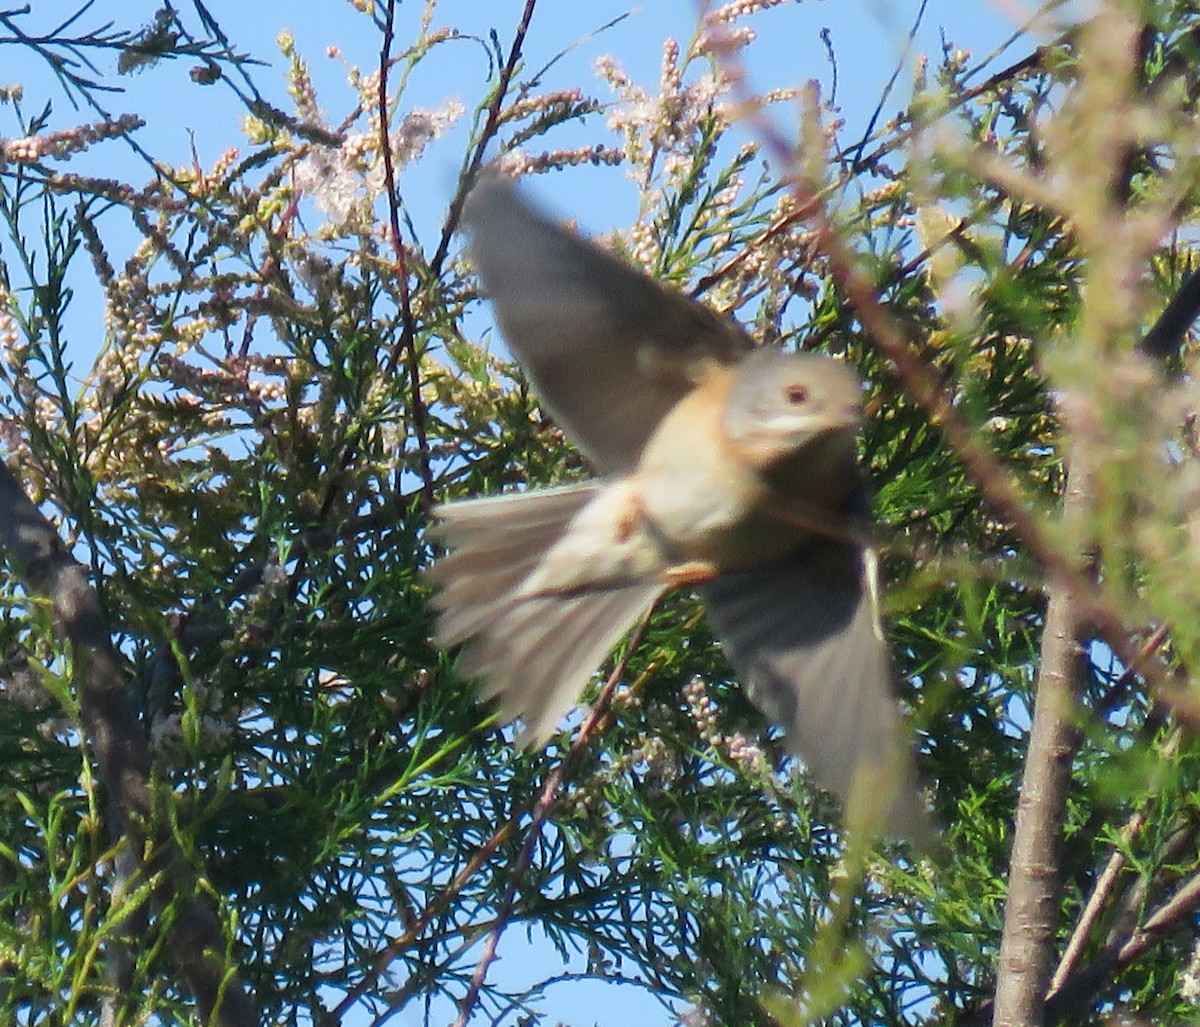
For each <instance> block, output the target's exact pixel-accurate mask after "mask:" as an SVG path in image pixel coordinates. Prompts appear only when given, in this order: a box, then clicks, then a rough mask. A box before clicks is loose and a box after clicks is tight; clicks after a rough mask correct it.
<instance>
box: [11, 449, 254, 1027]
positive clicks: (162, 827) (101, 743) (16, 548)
mask: <svg viewBox="0 0 1200 1027" xmlns="http://www.w3.org/2000/svg"><path fill="white" fill-rule="evenodd" d="M0 545H2V546H3V547H4V549H6V550H7V551H8V554H9V556H10V557H11V560H12V563H13V564H14V565H15V566H16V567H17V568H19V571H20V574H21V576H22V580H23V582H24V584H25V587H26V588H27V589H28V590H29V592H30V593H31V594H32V595H34V596H36V597H38V598H40V599H43V600H46V601H48V602H49V603H50V604H51V607H52V609H53V611H54V620H55V624H56V627H57V629H58V632H59V634H60V635H61V637H62V638H63V639H64V640H65V641H66V642H67V644H68V646H69V648H70V652H71V665H72V674H73V678H74V685H75V690H76V693H77V694H78V696H79V703H80V708H81V710H82V715H83V724H84V728H85V730H86V732H87V736H88V741H89V743H90V745H91V748H92V751H93V752H94V753H95V756H96V762H97V765H98V768H99V773H100V778H101V780H102V781H103V782H104V785H105V787H106V789H107V791H108V817H109V831H110V834H111V835H112V837H113V839H114V841H120V842H123V850H122V851H123V858H122V868H124V867H126V866H129V867H130V868H131V871H132V872H131V885H130V886H128V888H127V890H128V891H130V892H132V891H134V889H135V887H136V883H137V882H138V881H147V880H149V881H152V882H153V886H152V890H151V895H152V898H153V902H154V904H155V905H156V906H157V907H158V908H159V909H160V910H162V909H165V908H166V907H168V906H171V907H173V909H172V912H173V915H172V916H171V917H169V918H168V919H167V920H166V922H165V924H164V927H165V930H166V932H167V938H168V948H169V950H170V952H171V955H172V958H173V959H174V960H175V964H176V966H177V967H178V968H179V971H180V973H181V974H182V975H183V976H184V978H185V979H186V980H187V983H188V986H189V987H190V988H191V991H192V994H193V995H194V996H195V999H196V1002H197V1005H198V1006H199V1011H200V1015H201V1019H202V1020H203V1021H204V1022H205V1023H211V1024H214V1025H217V1027H255V1025H256V1024H257V1023H258V1018H257V1015H256V1013H255V1010H254V1007H253V1004H252V1003H251V1001H250V999H249V998H248V996H247V994H246V991H245V989H244V987H243V985H242V983H241V981H240V980H239V978H238V976H237V974H236V972H235V969H234V968H233V967H231V966H230V965H229V963H228V961H227V959H226V958H225V952H226V948H227V944H226V939H225V934H224V932H223V931H222V930H221V925H220V922H219V921H218V919H217V916H216V912H215V910H214V909H213V908H212V906H211V904H210V903H209V902H208V900H207V899H206V898H205V897H203V895H202V893H201V891H200V886H199V882H198V881H197V880H196V878H195V875H194V874H193V873H192V870H191V868H190V866H189V864H188V862H187V860H186V859H185V858H184V856H183V853H182V852H181V851H180V850H179V847H178V846H177V845H176V844H175V841H174V840H173V838H172V836H171V829H170V823H169V819H168V818H167V816H166V815H165V811H162V810H159V809H156V808H155V807H156V804H155V797H154V794H153V792H152V791H151V788H150V767H151V759H150V750H149V748H148V746H147V744H146V737H145V735H144V734H143V733H142V730H141V728H140V727H139V725H138V722H137V719H136V718H135V717H134V715H133V711H132V710H131V709H130V707H129V704H128V686H127V680H126V677H125V674H124V672H123V671H122V669H121V665H120V660H119V658H118V656H117V653H116V650H115V649H114V648H113V645H112V639H111V635H110V634H109V630H108V626H107V624H106V623H105V619H104V615H103V613H102V612H101V610H100V603H99V600H98V599H97V596H96V592H95V590H94V589H93V588H92V586H91V584H90V583H89V582H88V577H87V570H86V568H84V567H83V566H82V565H81V564H79V563H78V562H76V561H75V560H74V559H73V558H72V557H71V555H70V553H68V552H67V550H66V547H65V546H64V545H63V543H62V540H61V539H60V538H59V537H58V533H57V532H56V531H55V530H54V527H53V525H51V524H50V522H49V521H48V520H47V519H46V518H45V517H43V516H42V514H41V513H40V512H39V511H38V509H37V507H35V506H34V505H33V503H32V502H30V500H29V498H28V497H27V496H26V495H25V492H24V490H23V489H22V488H21V486H20V484H19V483H18V482H17V480H16V478H14V477H13V475H12V472H10V471H9V469H8V468H7V467H6V466H5V465H4V464H3V463H0ZM147 842H149V843H150V844H149V845H147ZM147 852H150V853H151V855H149V856H147Z"/></svg>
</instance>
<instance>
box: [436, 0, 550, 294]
mask: <svg viewBox="0 0 1200 1027" xmlns="http://www.w3.org/2000/svg"><path fill="white" fill-rule="evenodd" d="M535 7H537V0H525V9H524V11H523V12H522V14H521V21H520V23H519V24H518V25H517V31H516V33H515V35H514V36H513V42H512V46H511V47H509V51H508V59H507V60H506V61H505V62H504V67H503V68H501V69H500V76H499V78H498V79H497V80H496V92H495V95H494V96H493V97H492V102H491V104H490V105H489V106H488V113H487V120H486V121H485V122H484V125H483V131H482V132H480V134H479V140H478V141H477V142H476V144H475V148H474V150H472V152H471V156H470V158H469V159H468V160H467V163H466V166H465V167H464V168H463V172H462V174H461V175H459V178H458V189H457V191H456V192H455V193H454V199H453V200H451V201H450V210H449V212H448V213H447V214H446V224H445V227H444V228H443V229H442V238H441V241H440V242H439V243H438V248H437V250H436V251H435V252H434V255H433V260H431V261H430V262H429V272H430V277H431V278H433V279H435V280H436V279H437V278H438V276H439V275H440V274H441V273H442V265H443V264H444V263H445V262H446V257H447V256H448V255H449V253H450V239H451V237H452V236H453V235H454V233H455V232H456V231H458V224H459V222H460V221H461V220H462V212H463V205H464V204H465V203H466V202H467V194H468V193H469V192H470V191H471V186H472V185H474V184H475V179H476V177H477V176H478V174H479V169H480V168H481V167H483V155H484V153H485V151H486V150H487V146H488V143H490V142H491V141H492V137H493V136H495V134H496V131H497V129H499V127H500V108H501V107H502V106H503V105H504V98H505V97H506V96H507V95H508V87H509V85H510V83H511V82H512V77H513V75H515V74H516V71H517V65H518V64H519V63H520V61H521V56H522V49H523V47H524V45H525V36H526V34H527V33H528V32H529V23H530V21H531V20H532V19H533V11H534V8H535Z"/></svg>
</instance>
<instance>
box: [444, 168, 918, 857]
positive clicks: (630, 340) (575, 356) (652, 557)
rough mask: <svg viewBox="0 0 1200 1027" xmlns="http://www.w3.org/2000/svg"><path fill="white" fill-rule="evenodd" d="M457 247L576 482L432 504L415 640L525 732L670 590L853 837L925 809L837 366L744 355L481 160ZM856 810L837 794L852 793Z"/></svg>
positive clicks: (689, 307) (542, 721) (849, 390)
mask: <svg viewBox="0 0 1200 1027" xmlns="http://www.w3.org/2000/svg"><path fill="white" fill-rule="evenodd" d="M463 223H464V226H465V229H466V231H467V233H468V235H469V245H468V251H467V252H468V255H469V258H470V261H471V263H472V265H473V267H474V269H475V270H476V272H477V273H478V275H479V277H480V279H481V281H482V283H483V286H484V292H485V294H486V295H487V296H488V297H489V298H490V301H491V303H492V306H493V309H494V311H495V316H496V321H497V323H498V325H499V328H500V330H501V333H502V334H503V337H504V338H505V340H506V341H507V343H508V345H509V347H510V348H511V351H512V353H513V355H514V356H515V357H516V359H517V361H518V362H519V364H520V365H521V366H522V368H523V369H524V371H525V372H526V374H527V376H528V378H529V380H530V382H531V383H532V384H533V386H534V389H535V391H536V394H537V396H538V398H539V402H540V404H541V406H542V408H543V409H544V410H545V411H546V412H547V413H549V414H550V416H551V417H552V418H553V419H554V422H555V423H556V424H558V425H559V426H561V428H562V430H563V431H564V433H565V434H566V436H567V437H568V438H569V439H571V440H572V441H573V442H574V444H575V445H576V446H577V447H578V448H579V449H580V450H581V451H582V453H583V455H584V457H585V458H586V459H587V461H588V462H589V463H590V464H591V466H592V468H593V469H594V470H595V472H596V477H594V478H592V479H590V480H585V481H582V482H578V483H574V484H569V485H565V486H559V487H553V488H546V489H528V490H525V491H515V492H507V493H503V494H500V495H496V496H489V497H482V498H473V499H464V500H458V501H452V502H448V503H445V504H442V505H441V506H440V507H438V508H437V510H436V511H435V517H434V522H433V526H432V528H431V529H430V532H431V536H432V538H433V540H434V541H436V542H437V543H439V544H440V545H441V546H443V547H445V549H446V555H443V556H442V557H440V559H438V560H437V561H436V562H435V563H434V564H433V566H432V568H431V569H430V570H429V572H428V577H429V580H430V583H431V585H432V586H433V588H434V589H435V595H434V599H433V606H434V610H435V613H436V618H437V620H436V629H435V635H434V640H435V641H436V643H437V644H438V645H439V646H440V647H442V648H445V649H451V648H454V647H459V649H460V654H459V662H458V665H457V669H458V673H460V674H461V675H463V676H465V677H472V678H477V679H479V680H480V682H481V687H482V691H483V694H484V695H485V696H486V697H487V698H494V699H496V700H497V701H498V704H499V710H500V713H501V716H502V717H503V718H504V719H505V720H516V719H520V720H521V721H522V723H523V725H524V730H523V736H522V740H523V741H525V742H526V743H527V744H530V745H544V744H545V743H546V742H547V740H548V739H549V737H550V736H551V734H552V733H553V732H554V730H555V728H556V726H557V725H558V724H559V722H560V721H561V720H562V719H563V717H564V716H565V715H566V714H567V713H568V712H569V711H570V710H571V708H572V707H573V706H574V705H575V704H576V703H577V702H578V701H579V697H580V695H581V693H582V691H583V690H584V688H585V687H586V685H587V683H588V681H589V680H590V679H591V678H592V677H593V675H594V674H595V673H596V672H597V670H598V669H599V668H600V666H601V665H602V663H603V661H604V660H605V659H606V658H607V657H608V656H609V654H610V653H611V651H612V650H613V649H614V648H615V647H616V645H617V644H618V643H619V642H620V641H621V639H622V638H623V637H624V636H625V635H626V634H627V633H628V632H629V631H630V629H631V628H632V626H633V625H634V624H635V623H637V622H638V621H639V620H640V619H641V618H643V617H645V616H646V615H647V613H648V612H649V611H650V610H651V608H652V607H653V606H654V605H655V603H656V602H657V601H658V600H659V599H660V598H661V597H662V596H663V595H664V594H665V593H667V592H669V591H671V590H673V589H685V588H686V589H692V590H694V591H696V592H698V593H699V595H700V597H701V599H702V600H703V601H704V603H705V604H706V610H707V615H708V617H709V619H710V622H711V624H712V626H713V627H714V628H715V631H716V635H717V637H718V638H719V639H720V641H721V644H722V645H723V647H724V650H725V653H726V655H727V658H728V661H729V664H730V665H731V667H732V668H733V670H734V672H735V675H736V676H737V678H738V679H739V681H740V682H741V684H742V685H743V687H745V688H746V689H747V691H748V694H749V697H750V698H751V700H752V701H753V702H754V703H755V704H757V705H758V707H759V708H760V709H761V711H762V712H763V713H764V715H765V717H766V719H767V721H768V722H769V723H771V724H773V725H775V726H777V727H779V728H780V729H782V731H783V742H784V744H785V746H786V747H787V748H788V749H789V750H790V751H791V752H793V753H794V754H796V755H798V756H799V757H800V758H801V760H802V761H803V762H804V764H805V766H806V767H807V769H808V771H809V773H810V775H811V776H812V778H813V779H814V780H815V781H816V783H817V784H819V785H820V786H822V787H823V788H825V789H827V790H828V791H830V792H832V793H834V794H835V795H836V796H838V797H839V798H840V799H841V800H842V802H843V804H845V805H846V806H847V809H848V811H852V810H854V809H856V808H857V809H863V810H866V811H867V813H866V814H865V820H864V821H863V822H864V823H866V824H867V825H868V826H871V827H872V829H873V830H874V833H875V834H886V835H890V836H897V837H907V838H908V839H910V840H912V841H914V842H916V843H917V844H918V845H924V844H926V843H927V841H928V839H929V837H930V834H931V829H930V825H931V820H930V817H929V813H928V810H927V808H926V807H925V805H924V802H923V799H922V798H921V794H920V789H919V783H918V777H917V774H916V769H915V759H914V756H913V753H912V751H911V746H910V742H909V740H908V737H907V734H906V732H905V729H904V721H903V716H902V713H901V710H900V707H899V705H898V700H897V697H896V695H895V693H894V690H893V684H892V680H891V678H892V665H891V659H890V654H889V650H888V646H887V642H886V639H885V635H884V632H883V627H882V621H881V615H880V596H879V584H878V582H879V571H878V560H877V556H876V553H875V550H874V549H873V548H872V546H871V544H870V540H869V531H868V528H869V502H868V496H867V491H866V488H865V485H864V479H863V475H862V473H861V470H860V467H859V462H858V456H857V438H858V434H859V431H860V428H861V425H862V421H863V389H862V385H861V381H860V379H859V377H858V376H857V374H856V373H855V372H854V371H853V370H851V369H850V368H849V367H848V366H847V364H846V363H845V362H843V361H841V360H837V359H835V358H833V357H831V356H827V355H824V354H818V353H814V352H802V351H800V352H792V351H785V350H783V349H781V348H778V347H767V346H763V347H758V346H756V345H755V344H754V342H753V341H752V340H751V338H750V336H749V335H748V334H747V333H746V332H745V331H743V330H742V329H741V328H740V327H738V326H737V325H736V324H735V322H734V321H733V320H732V319H728V318H725V317H722V316H719V315H718V314H716V313H715V312H713V311H711V310H709V309H708V308H707V307H705V306H704V305H703V304H701V303H700V302H698V301H696V300H694V299H692V298H690V297H687V296H685V295H683V294H682V293H681V292H678V291H676V290H674V289H672V288H670V287H668V286H666V285H664V284H661V283H659V282H658V281H656V280H654V279H653V278H651V277H650V276H649V275H647V274H645V273H643V272H641V271H640V270H637V269H635V268H633V267H632V266H630V265H628V264H626V263H624V262H622V261H621V260H619V259H618V258H617V257H615V256H613V255H611V254H609V253H607V252H605V251H604V250H602V249H601V248H599V247H598V246H597V245H595V244H593V243H592V242H589V241H587V240H585V239H583V238H581V237H580V236H579V235H577V234H575V233H574V232H572V231H570V230H568V229H567V228H566V227H564V226H562V225H561V224H559V223H557V222H556V221H554V220H553V219H552V218H551V217H549V216H548V215H546V214H543V213H542V212H541V211H540V210H539V209H537V208H536V207H534V206H533V205H532V204H531V203H530V202H528V201H527V200H526V199H525V198H524V196H523V195H522V192H521V191H520V190H519V189H518V187H517V185H516V184H515V182H514V181H513V180H512V179H510V178H508V177H506V176H504V175H503V174H502V173H500V172H499V171H490V172H488V173H486V174H485V175H484V176H482V177H481V179H480V180H479V181H478V183H477V184H476V185H475V186H474V188H473V189H472V190H471V192H470V193H469V195H468V198H467V202H466V204H465V205H464V209H463ZM852 803H853V804H857V805H851V804H852Z"/></svg>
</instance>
